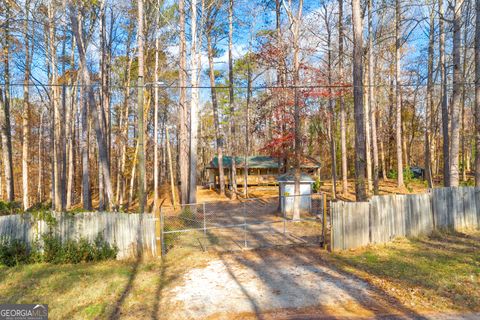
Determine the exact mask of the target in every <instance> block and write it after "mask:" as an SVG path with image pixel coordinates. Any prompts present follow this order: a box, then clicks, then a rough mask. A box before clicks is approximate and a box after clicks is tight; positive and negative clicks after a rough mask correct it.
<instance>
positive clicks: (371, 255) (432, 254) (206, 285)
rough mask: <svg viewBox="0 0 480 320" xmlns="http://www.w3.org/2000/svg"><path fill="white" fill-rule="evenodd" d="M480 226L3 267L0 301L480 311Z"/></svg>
mask: <svg viewBox="0 0 480 320" xmlns="http://www.w3.org/2000/svg"><path fill="white" fill-rule="evenodd" d="M479 250H480V233H478V232H477V233H471V234H468V235H465V234H434V235H432V236H430V237H428V238H420V239H414V240H407V239H399V240H396V241H395V242H393V243H391V244H388V245H381V246H376V247H368V248H366V249H361V250H355V251H349V252H344V253H335V254H330V253H328V252H325V251H323V250H321V249H320V248H318V247H314V246H290V247H277V248H270V249H263V250H252V251H243V252H236V253H214V252H206V253H202V252H198V251H193V252H191V251H187V249H185V248H179V249H175V250H174V251H172V252H170V253H169V255H168V256H167V258H166V259H165V260H164V261H163V263H162V262H160V261H155V260H145V261H135V260H131V261H110V262H102V263H95V264H79V265H46V264H35V265H27V266H18V267H14V268H5V267H3V268H1V269H0V303H34V302H39V303H40V302H41V303H48V304H49V308H50V315H51V318H52V319H65V318H77V319H84V318H86V319H94V318H102V319H103V318H123V319H139V318H152V319H184V318H192V319H194V318H195V319H196V318H209V319H225V318H226V317H228V318H233V319H244V318H262V319H277V318H282V317H283V318H287V317H288V316H290V315H296V316H299V315H301V316H304V317H307V316H320V315H322V316H325V315H335V316H351V315H353V314H355V315H361V316H362V315H363V316H366V317H370V316H374V315H376V316H381V315H387V314H395V315H403V316H409V317H411V316H413V317H415V316H420V315H424V314H431V313H438V312H448V313H457V312H461V313H466V314H470V313H471V312H479V311H480V254H479V253H478V252H479Z"/></svg>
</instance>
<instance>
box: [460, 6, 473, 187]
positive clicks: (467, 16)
mask: <svg viewBox="0 0 480 320" xmlns="http://www.w3.org/2000/svg"><path fill="white" fill-rule="evenodd" d="M470 4H471V1H467V2H466V4H465V5H466V6H467V7H466V11H465V21H470V9H471V6H470ZM463 28H464V29H463V59H462V81H463V84H462V98H461V99H462V102H461V148H462V181H467V167H468V165H467V155H466V153H467V150H466V148H465V140H466V139H465V104H466V96H467V90H466V87H465V83H467V82H468V79H467V51H468V47H467V41H468V26H467V24H465V25H464V26H463Z"/></svg>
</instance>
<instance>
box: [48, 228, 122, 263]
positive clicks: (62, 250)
mask: <svg viewBox="0 0 480 320" xmlns="http://www.w3.org/2000/svg"><path fill="white" fill-rule="evenodd" d="M43 243H44V254H43V261H45V262H49V263H80V262H89V261H101V260H111V259H115V258H116V257H117V253H118V248H117V247H116V246H111V245H110V244H109V243H108V242H106V241H105V240H104V239H103V237H102V236H101V235H98V236H97V238H96V239H95V241H94V242H93V243H92V242H89V241H88V240H87V239H85V238H80V239H79V240H78V241H75V240H67V241H66V242H65V243H62V241H61V239H60V238H59V237H57V236H54V235H52V234H46V235H44V236H43Z"/></svg>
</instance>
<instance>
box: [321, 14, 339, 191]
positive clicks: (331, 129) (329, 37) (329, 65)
mask: <svg viewBox="0 0 480 320" xmlns="http://www.w3.org/2000/svg"><path fill="white" fill-rule="evenodd" d="M324 10H325V13H324V17H325V26H326V32H327V48H328V52H327V80H328V86H329V88H328V109H329V113H330V114H329V117H328V129H329V130H328V131H329V133H330V157H331V160H332V199H336V197H337V157H336V149H337V148H336V144H335V136H336V135H335V126H336V120H335V108H334V105H333V97H332V95H333V91H332V87H331V86H332V32H331V30H330V24H329V21H328V11H327V7H326V6H324Z"/></svg>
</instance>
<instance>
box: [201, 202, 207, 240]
mask: <svg viewBox="0 0 480 320" xmlns="http://www.w3.org/2000/svg"><path fill="white" fill-rule="evenodd" d="M202 206H203V235H204V236H205V237H206V236H207V218H206V216H205V214H206V212H205V202H204V203H203V204H202Z"/></svg>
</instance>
